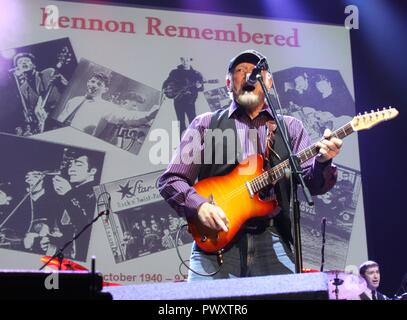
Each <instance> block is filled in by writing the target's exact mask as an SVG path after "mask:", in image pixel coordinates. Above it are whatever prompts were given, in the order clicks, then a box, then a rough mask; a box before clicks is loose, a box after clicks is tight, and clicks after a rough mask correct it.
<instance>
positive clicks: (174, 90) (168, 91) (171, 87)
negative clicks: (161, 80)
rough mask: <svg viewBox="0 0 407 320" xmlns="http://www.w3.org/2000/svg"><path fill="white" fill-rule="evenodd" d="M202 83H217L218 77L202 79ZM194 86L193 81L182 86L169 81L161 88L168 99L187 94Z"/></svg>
mask: <svg viewBox="0 0 407 320" xmlns="http://www.w3.org/2000/svg"><path fill="white" fill-rule="evenodd" d="M201 83H202V84H204V83H212V84H214V83H219V80H218V79H213V80H204V81H202V82H201ZM194 87H195V83H193V84H189V85H186V86H183V87H179V86H178V85H177V84H176V83H175V82H169V83H168V84H167V85H166V86H165V88H164V89H163V93H164V95H165V96H166V97H167V98H168V99H177V98H178V97H179V96H181V95H184V94H187V93H188V91H189V90H190V89H192V88H194Z"/></svg>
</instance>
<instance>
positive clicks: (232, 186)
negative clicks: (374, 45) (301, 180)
mask: <svg viewBox="0 0 407 320" xmlns="http://www.w3.org/2000/svg"><path fill="white" fill-rule="evenodd" d="M398 113H399V112H398V110H397V109H395V108H389V109H386V108H384V109H383V110H381V111H379V110H378V111H376V112H374V111H372V112H370V113H365V114H363V115H360V114H359V115H358V116H355V117H354V118H353V119H352V120H351V121H350V122H348V123H347V124H345V125H344V126H342V127H341V128H339V129H337V130H336V131H334V132H333V133H332V136H333V137H336V138H339V139H342V138H344V137H346V136H348V135H350V134H351V133H353V132H355V131H360V130H365V129H370V128H371V127H373V126H375V125H376V124H378V123H380V122H382V121H386V120H390V119H393V118H395V117H396V116H397V115H398ZM318 150H319V149H318V147H317V146H316V144H314V145H311V146H309V147H308V148H306V149H304V150H302V151H301V152H299V153H298V154H297V157H298V159H299V161H300V163H304V162H305V161H307V160H309V159H310V158H312V157H314V156H316V155H317V154H318ZM289 167H290V164H289V161H288V160H285V161H283V162H281V163H280V164H278V165H276V166H274V167H273V168H271V169H270V170H267V171H264V170H263V157H262V156H261V155H259V154H254V155H251V156H250V157H248V158H247V159H246V160H245V161H243V162H241V163H240V164H238V165H237V166H236V168H234V170H233V171H232V172H231V173H229V174H227V175H225V176H217V177H210V178H207V179H204V180H201V181H199V182H198V183H196V184H195V185H194V186H193V187H194V188H195V190H196V192H197V193H198V194H199V195H201V196H203V197H205V198H208V199H210V200H211V202H212V204H215V205H217V206H219V207H221V208H222V209H223V211H224V212H225V215H226V217H227V218H228V220H229V227H228V231H227V232H225V231H215V230H212V229H210V228H208V227H206V226H205V225H203V224H202V223H201V222H200V221H199V219H198V217H195V218H192V219H190V220H189V221H188V230H189V232H190V233H191V234H192V237H193V238H194V240H195V242H196V244H197V245H198V247H199V248H201V249H202V250H203V251H205V252H208V253H218V254H219V253H221V252H222V250H223V249H224V248H226V247H227V246H228V245H229V244H230V243H231V242H232V240H233V239H234V238H235V236H236V235H237V234H238V232H239V231H240V229H241V228H242V226H243V225H244V224H245V223H246V222H247V221H248V220H249V219H252V218H256V217H264V216H271V217H273V216H274V215H275V214H274V215H273V211H275V209H276V208H277V206H278V203H277V201H276V200H270V201H265V200H262V199H260V197H259V195H258V193H259V191H260V190H262V189H264V188H265V187H267V186H270V185H274V184H275V183H276V182H277V181H278V180H280V179H281V178H282V177H283V176H284V175H285V173H286V169H288V168H289Z"/></svg>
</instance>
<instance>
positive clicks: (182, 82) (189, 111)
mask: <svg viewBox="0 0 407 320" xmlns="http://www.w3.org/2000/svg"><path fill="white" fill-rule="evenodd" d="M216 83H219V80H218V79H206V78H205V77H204V75H203V74H202V72H201V71H199V70H197V69H196V67H195V60H194V58H193V57H190V56H183V57H180V58H179V61H178V64H177V65H176V66H175V67H174V68H173V69H172V70H170V72H169V74H168V76H167V78H166V79H165V80H164V82H163V84H162V99H161V100H162V101H161V103H163V99H169V100H172V101H173V104H174V109H175V113H176V116H177V121H178V122H179V126H180V134H181V135H182V133H183V132H184V131H185V130H186V128H187V127H188V125H189V124H190V123H191V122H192V120H193V119H194V118H195V117H196V116H197V106H196V102H197V99H198V95H199V93H202V92H203V91H204V90H205V88H206V85H208V84H209V85H210V84H216Z"/></svg>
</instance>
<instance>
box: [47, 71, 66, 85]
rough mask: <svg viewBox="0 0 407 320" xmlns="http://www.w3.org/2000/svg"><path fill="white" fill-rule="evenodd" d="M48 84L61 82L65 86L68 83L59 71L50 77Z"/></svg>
mask: <svg viewBox="0 0 407 320" xmlns="http://www.w3.org/2000/svg"><path fill="white" fill-rule="evenodd" d="M49 82H50V84H53V85H55V84H56V83H61V84H62V85H64V86H67V85H68V80H66V78H65V77H64V76H63V75H62V74H60V73H57V74H56V75H54V76H53V77H52V78H51V79H50V81H49Z"/></svg>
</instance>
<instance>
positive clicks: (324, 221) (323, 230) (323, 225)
mask: <svg viewBox="0 0 407 320" xmlns="http://www.w3.org/2000/svg"><path fill="white" fill-rule="evenodd" d="M321 224H322V230H321V231H322V232H321V233H322V236H323V237H324V238H325V227H326V218H325V217H323V218H322V220H321Z"/></svg>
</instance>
